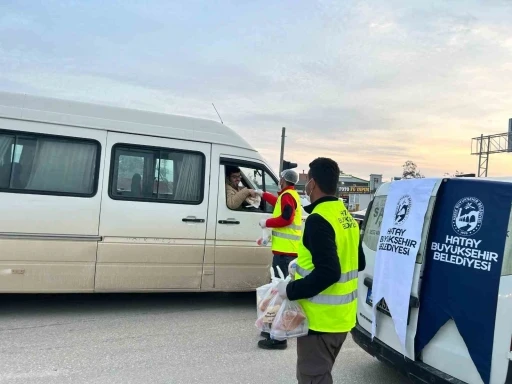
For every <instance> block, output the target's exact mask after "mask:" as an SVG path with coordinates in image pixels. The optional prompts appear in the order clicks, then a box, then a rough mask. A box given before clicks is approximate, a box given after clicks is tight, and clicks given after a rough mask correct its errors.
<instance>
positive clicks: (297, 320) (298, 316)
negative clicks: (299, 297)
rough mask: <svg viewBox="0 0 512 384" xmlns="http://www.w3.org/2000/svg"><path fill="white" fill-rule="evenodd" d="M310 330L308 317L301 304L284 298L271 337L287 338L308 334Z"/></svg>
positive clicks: (271, 330) (276, 338) (273, 324)
mask: <svg viewBox="0 0 512 384" xmlns="http://www.w3.org/2000/svg"><path fill="white" fill-rule="evenodd" d="M308 331H309V324H308V318H307V317H306V314H305V313H304V310H303V309H302V307H301V306H300V304H299V303H297V302H296V301H290V300H288V299H285V300H283V301H282V303H281V305H280V308H279V311H278V312H277V314H276V315H275V317H274V319H273V322H272V328H271V329H270V337H271V338H272V339H275V340H286V339H291V338H293V337H301V336H306V335H307V334H308Z"/></svg>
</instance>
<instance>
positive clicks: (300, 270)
mask: <svg viewBox="0 0 512 384" xmlns="http://www.w3.org/2000/svg"><path fill="white" fill-rule="evenodd" d="M295 271H296V272H297V273H298V274H299V275H301V276H302V277H306V276H307V275H309V274H310V273H311V272H312V271H307V270H305V269H304V268H301V267H299V266H297V269H296V270H295ZM358 275H359V272H358V270H357V269H356V270H355V271H350V272H347V273H342V274H341V276H340V279H339V280H338V283H346V282H347V281H350V280H352V279H357V276H358Z"/></svg>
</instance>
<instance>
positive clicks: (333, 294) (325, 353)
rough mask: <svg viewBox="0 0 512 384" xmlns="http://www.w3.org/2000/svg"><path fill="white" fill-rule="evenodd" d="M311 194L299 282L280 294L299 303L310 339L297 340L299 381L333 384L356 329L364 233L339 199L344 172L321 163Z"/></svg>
mask: <svg viewBox="0 0 512 384" xmlns="http://www.w3.org/2000/svg"><path fill="white" fill-rule="evenodd" d="M309 168H310V169H309V172H308V181H307V184H306V188H305V190H306V194H307V196H308V198H309V200H310V202H311V204H310V205H308V206H306V207H304V209H305V210H306V212H308V213H310V215H309V216H308V218H307V220H306V224H305V226H304V233H303V235H302V240H301V242H300V245H299V251H298V257H297V264H296V267H295V268H296V271H295V280H294V281H292V282H290V283H288V284H287V283H285V282H282V283H280V284H279V286H278V287H277V291H278V292H279V295H280V296H281V297H283V298H288V299H289V300H298V302H299V303H300V305H301V306H302V308H303V310H304V312H305V314H306V316H307V318H308V322H309V334H308V335H307V336H304V337H299V338H298V339H297V380H298V382H299V383H300V384H302V383H315V384H331V383H332V382H333V381H332V376H331V371H332V367H333V365H334V361H335V359H336V356H337V355H338V353H339V352H340V350H341V346H342V345H343V342H344V341H345V339H346V337H347V333H348V332H350V330H351V329H352V328H353V327H354V326H355V325H356V313H357V277H358V246H359V228H358V225H357V223H356V222H355V220H354V218H353V217H352V216H351V214H350V213H349V212H348V211H347V209H346V208H345V205H344V204H343V202H342V201H340V200H339V199H338V198H337V197H336V196H335V195H336V189H337V185H338V179H339V174H340V169H339V167H338V164H336V162H335V161H333V160H331V159H327V158H318V159H316V160H314V161H313V162H312V163H311V164H309Z"/></svg>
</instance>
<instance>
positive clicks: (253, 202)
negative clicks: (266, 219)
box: [245, 196, 261, 208]
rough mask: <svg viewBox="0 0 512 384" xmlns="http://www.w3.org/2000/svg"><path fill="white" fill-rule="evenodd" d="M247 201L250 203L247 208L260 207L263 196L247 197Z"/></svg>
mask: <svg viewBox="0 0 512 384" xmlns="http://www.w3.org/2000/svg"><path fill="white" fill-rule="evenodd" d="M245 202H246V203H247V204H248V205H246V208H248V207H254V208H259V207H260V204H261V197H259V196H255V197H248V198H247V199H245Z"/></svg>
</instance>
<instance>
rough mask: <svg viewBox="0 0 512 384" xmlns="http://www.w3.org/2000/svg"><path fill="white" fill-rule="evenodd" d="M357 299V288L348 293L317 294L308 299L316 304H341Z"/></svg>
mask: <svg viewBox="0 0 512 384" xmlns="http://www.w3.org/2000/svg"><path fill="white" fill-rule="evenodd" d="M355 299H357V289H356V290H355V291H352V292H350V293H347V294H346V295H341V296H338V295H316V296H314V297H312V298H311V299H308V301H311V302H312V303H315V304H327V305H340V304H348V303H351V302H353V301H354V300H355Z"/></svg>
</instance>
